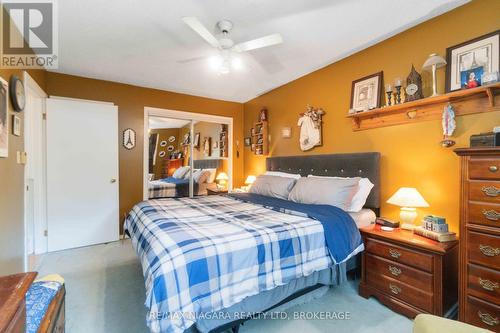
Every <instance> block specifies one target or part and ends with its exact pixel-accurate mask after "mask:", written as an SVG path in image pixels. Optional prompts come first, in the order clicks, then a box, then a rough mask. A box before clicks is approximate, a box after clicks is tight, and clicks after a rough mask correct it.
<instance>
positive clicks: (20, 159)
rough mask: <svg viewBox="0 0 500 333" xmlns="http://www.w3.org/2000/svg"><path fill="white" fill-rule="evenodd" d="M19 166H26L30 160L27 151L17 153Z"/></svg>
mask: <svg viewBox="0 0 500 333" xmlns="http://www.w3.org/2000/svg"><path fill="white" fill-rule="evenodd" d="M16 158H17V164H22V165H25V164H26V162H27V160H28V154H27V153H26V152H25V151H17V152H16Z"/></svg>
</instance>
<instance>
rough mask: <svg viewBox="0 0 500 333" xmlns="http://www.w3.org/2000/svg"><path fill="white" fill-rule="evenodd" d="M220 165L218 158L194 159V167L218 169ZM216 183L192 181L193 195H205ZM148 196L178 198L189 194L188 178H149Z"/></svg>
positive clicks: (214, 187)
mask: <svg viewBox="0 0 500 333" xmlns="http://www.w3.org/2000/svg"><path fill="white" fill-rule="evenodd" d="M221 165H222V160H220V159H206V160H195V161H194V168H195V169H217V170H219V169H220V168H221ZM216 188H217V185H216V184H215V183H214V182H211V183H206V182H204V183H201V184H198V183H197V182H194V184H193V195H195V196H200V195H207V190H208V189H216ZM148 191H149V192H148V198H150V199H158V198H179V197H188V196H189V178H188V179H177V178H174V177H167V178H163V179H157V180H151V181H149V187H148Z"/></svg>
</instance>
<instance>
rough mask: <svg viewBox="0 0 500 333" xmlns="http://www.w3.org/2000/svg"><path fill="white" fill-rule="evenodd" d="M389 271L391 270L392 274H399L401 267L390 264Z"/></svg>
mask: <svg viewBox="0 0 500 333" xmlns="http://www.w3.org/2000/svg"><path fill="white" fill-rule="evenodd" d="M389 272H391V274H392V275H394V276H399V275H400V274H401V269H399V268H397V267H395V266H390V265H389Z"/></svg>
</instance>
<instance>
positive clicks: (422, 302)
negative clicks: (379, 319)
mask: <svg viewBox="0 0 500 333" xmlns="http://www.w3.org/2000/svg"><path fill="white" fill-rule="evenodd" d="M366 281H367V283H368V284H369V285H371V286H373V287H375V288H377V289H378V290H380V291H382V292H383V293H386V294H388V295H391V296H392V297H395V298H397V299H400V300H402V301H404V302H406V303H408V304H411V305H413V306H416V307H418V308H420V309H422V310H424V311H427V312H431V313H432V310H433V305H432V301H433V297H432V294H428V293H425V292H423V291H422V290H419V289H417V288H414V287H411V286H409V285H407V284H405V283H402V282H399V281H397V280H395V279H392V278H389V277H387V276H384V275H380V274H374V273H372V272H368V274H367V275H366Z"/></svg>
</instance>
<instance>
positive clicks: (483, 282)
mask: <svg viewBox="0 0 500 333" xmlns="http://www.w3.org/2000/svg"><path fill="white" fill-rule="evenodd" d="M467 267H468V270H469V273H468V275H467V280H468V281H467V288H468V293H469V294H470V295H474V296H476V297H479V298H482V299H484V300H487V301H490V302H493V303H496V304H499V303H500V272H498V271H496V270H493V269H489V268H485V267H481V266H477V265H472V264H469V265H468V266H467Z"/></svg>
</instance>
